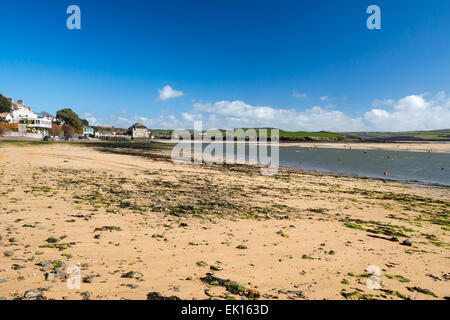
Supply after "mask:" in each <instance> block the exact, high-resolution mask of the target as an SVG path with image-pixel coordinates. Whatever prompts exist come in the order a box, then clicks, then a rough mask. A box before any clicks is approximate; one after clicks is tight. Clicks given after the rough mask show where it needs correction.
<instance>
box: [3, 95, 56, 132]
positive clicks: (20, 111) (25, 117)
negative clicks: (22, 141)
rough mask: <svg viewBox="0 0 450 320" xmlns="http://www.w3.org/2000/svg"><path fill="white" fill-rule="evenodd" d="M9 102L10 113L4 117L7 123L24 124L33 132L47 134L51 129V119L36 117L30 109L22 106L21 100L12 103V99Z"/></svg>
mask: <svg viewBox="0 0 450 320" xmlns="http://www.w3.org/2000/svg"><path fill="white" fill-rule="evenodd" d="M8 100H9V101H10V102H11V111H10V112H9V114H8V115H7V116H6V117H5V120H6V121H8V122H9V123H25V124H26V125H27V127H29V128H32V131H34V132H40V133H43V134H47V133H48V130H47V129H50V128H51V127H52V119H51V118H49V117H38V115H37V114H36V113H34V112H33V111H31V108H30V107H26V106H25V105H24V104H23V100H17V102H14V101H13V99H12V98H9V99H8Z"/></svg>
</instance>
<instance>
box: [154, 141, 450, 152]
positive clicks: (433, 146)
mask: <svg viewBox="0 0 450 320" xmlns="http://www.w3.org/2000/svg"><path fill="white" fill-rule="evenodd" d="M153 141H154V142H158V143H164V144H173V143H175V142H176V141H171V140H164V139H155V140H153ZM180 142H182V143H191V144H192V143H194V142H197V143H200V142H201V141H194V140H181V141H180ZM204 143H214V144H221V143H249V142H248V141H245V142H244V141H222V142H214V141H213V142H204ZM253 144H261V145H270V143H269V142H265V143H258V142H254V143H253ZM278 145H279V146H280V147H303V148H311V147H317V148H329V149H349V148H351V149H357V150H365V149H367V150H374V149H382V150H388V151H410V152H430V150H431V152H434V153H450V141H426V142H425V141H423V142H417V141H414V142H406V141H402V142H386V143H383V142H313V141H311V142H279V144H278Z"/></svg>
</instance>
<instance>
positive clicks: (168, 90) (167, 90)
mask: <svg viewBox="0 0 450 320" xmlns="http://www.w3.org/2000/svg"><path fill="white" fill-rule="evenodd" d="M158 92H159V97H158V99H156V100H157V101H166V100H169V99H173V98H178V97H181V96H183V92H182V91H177V90H175V89H172V87H171V86H169V85H167V86H165V87H164V88H162V89H158Z"/></svg>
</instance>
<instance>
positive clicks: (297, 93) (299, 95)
mask: <svg viewBox="0 0 450 320" xmlns="http://www.w3.org/2000/svg"><path fill="white" fill-rule="evenodd" d="M292 96H293V97H294V98H305V97H306V96H307V95H306V93H300V92H297V91H296V90H294V91H293V92H292Z"/></svg>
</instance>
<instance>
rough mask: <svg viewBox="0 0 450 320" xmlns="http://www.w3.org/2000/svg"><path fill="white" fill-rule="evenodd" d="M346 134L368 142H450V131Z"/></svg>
mask: <svg viewBox="0 0 450 320" xmlns="http://www.w3.org/2000/svg"><path fill="white" fill-rule="evenodd" d="M346 134H348V135H353V136H357V137H360V138H362V139H364V140H368V141H370V140H374V141H381V140H390V141H393V140H397V141H402V140H403V141H421V140H424V141H430V140H431V141H450V129H444V130H432V131H408V132H348V133H346Z"/></svg>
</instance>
